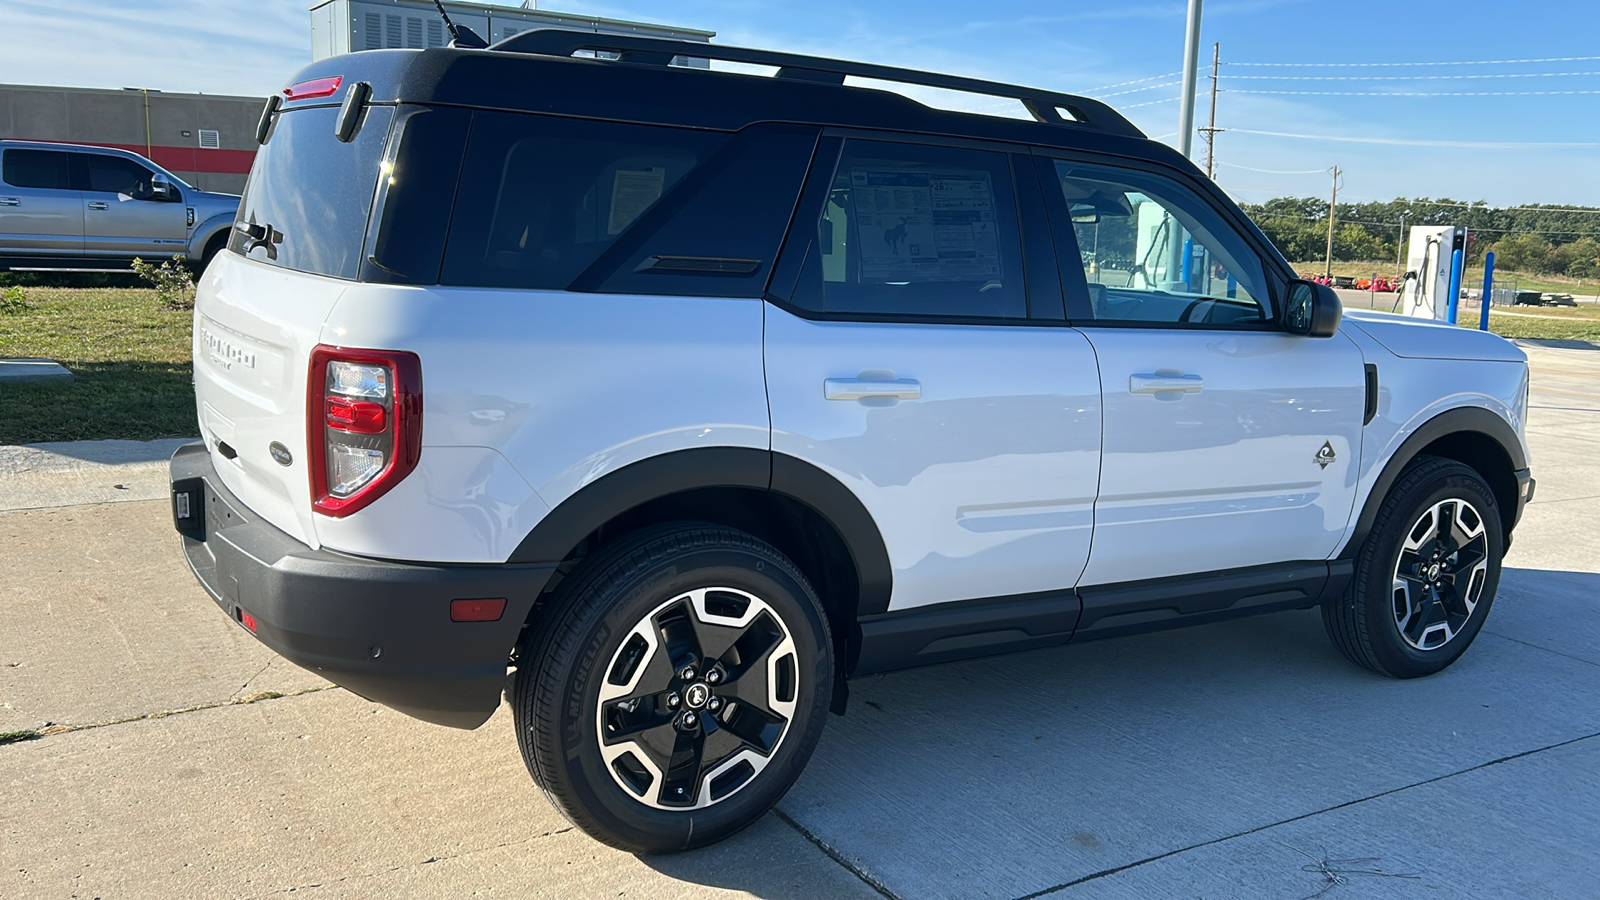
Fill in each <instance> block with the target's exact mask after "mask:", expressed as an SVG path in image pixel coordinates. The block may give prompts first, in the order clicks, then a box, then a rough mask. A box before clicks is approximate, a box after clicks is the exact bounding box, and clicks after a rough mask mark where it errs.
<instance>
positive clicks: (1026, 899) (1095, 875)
mask: <svg viewBox="0 0 1600 900" xmlns="http://www.w3.org/2000/svg"><path fill="white" fill-rule="evenodd" d="M1596 738H1600V731H1597V732H1595V733H1594V734H1585V735H1581V736H1579V737H1575V738H1570V739H1568V740H1565V741H1557V742H1556V743H1554V744H1550V745H1548V746H1545V747H1537V748H1535V749H1533V750H1524V751H1522V752H1521V753H1513V754H1511V755H1510V756H1502V757H1500V758H1498V759H1491V760H1489V761H1487V762H1482V763H1478V764H1477V765H1475V766H1468V767H1467V768H1465V769H1461V770H1459V771H1456V772H1447V773H1445V774H1443V775H1436V776H1434V777H1433V778H1425V779H1423V780H1422V781H1418V782H1415V783H1413V784H1407V785H1401V786H1400V787H1397V788H1390V789H1389V790H1387V791H1379V792H1378V793H1376V794H1373V795H1371V796H1369V797H1358V798H1356V799H1355V800H1347V801H1345V802H1343V803H1336V804H1334V805H1333V806H1329V807H1326V808H1324V809H1318V810H1313V811H1312V812H1308V813H1301V814H1300V815H1298V816H1290V817H1289V818H1287V819H1280V820H1279V821H1276V822H1268V823H1267V824H1265V825H1257V826H1256V827H1254V828H1247V829H1245V830H1244V831H1239V832H1235V833H1233V834H1226V835H1223V836H1222V837H1218V838H1212V839H1211V840H1209V841H1201V842H1199V843H1198V844H1190V845H1189V846H1187V847H1179V848H1178V849H1176V850H1168V851H1167V852H1165V853H1157V854H1155V855H1154V856H1147V857H1145V858H1144V859H1140V860H1135V861H1134V862H1131V863H1126V864H1124V865H1120V866H1114V867H1112V868H1109V869H1102V870H1100V871H1098V872H1092V873H1090V874H1088V875H1084V876H1082V877H1081V878H1074V879H1073V880H1071V881H1067V882H1063V883H1061V884H1058V885H1055V886H1054V887H1047V888H1044V889H1043V890H1038V891H1034V892H1033V893H1031V894H1024V895H1022V896H1021V897H1018V898H1017V900H1035V898H1038V897H1045V896H1048V895H1050V894H1054V893H1057V892H1058V891H1064V890H1066V889H1067V888H1070V887H1076V886H1078V885H1080V884H1083V883H1085V882H1088V881H1094V880H1096V879H1099V878H1105V877H1106V876H1108V875H1115V874H1117V873H1119V872H1126V871H1128V870H1129V869H1137V868H1139V867H1140V866H1143V865H1147V864H1149V863H1153V862H1159V861H1161V860H1163V859H1167V858H1169V857H1173V856H1178V855H1180V854H1183V853H1188V852H1189V851H1191V850H1199V849H1201V848H1203V847H1210V846H1213V845H1215V844H1222V843H1226V842H1228V841H1231V840H1234V839H1235V838H1242V837H1249V836H1250V835H1252V834H1257V833H1259V832H1262V831H1268V830H1270V829H1273V828H1277V827H1279V826H1280V825H1290V824H1293V823H1295V822H1299V821H1302V820H1304V819H1310V818H1314V817H1316V816H1320V815H1322V814H1324V813H1330V812H1336V811H1338V810H1341V809H1346V808H1348V807H1352V806H1359V805H1361V804H1363V803H1366V802H1368V801H1371V800H1379V799H1382V798H1384V797H1388V796H1390V795H1391V794H1398V793H1401V792H1403V791H1409V790H1411V789H1412V788H1419V787H1426V786H1428V785H1430V784H1436V783H1438V782H1441V781H1447V780H1449V779H1451V778H1455V777H1457V776H1460V775H1468V774H1471V773H1473V772H1477V771H1480V770H1482V769H1487V768H1489V767H1490V766H1498V765H1500V764H1501V763H1508V762H1512V761H1513V760H1518V759H1522V758H1523V757H1525V756H1533V755H1534V754H1536V753H1544V752H1545V751H1547V750H1559V749H1561V748H1562V747H1568V746H1571V745H1573V744H1579V743H1582V742H1584V741H1592V740H1594V739H1596ZM786 820H787V819H786ZM869 883H870V882H869Z"/></svg>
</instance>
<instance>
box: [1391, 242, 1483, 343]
mask: <svg viewBox="0 0 1600 900" xmlns="http://www.w3.org/2000/svg"><path fill="white" fill-rule="evenodd" d="M1466 248H1467V229H1466V228H1464V227H1462V226H1460V225H1415V226H1412V228H1411V243H1410V249H1409V250H1408V251H1407V252H1406V274H1405V277H1404V279H1402V281H1401V284H1400V301H1401V304H1402V309H1403V311H1404V312H1405V314H1406V315H1408V316H1414V317H1416V318H1419V319H1438V320H1441V321H1443V320H1444V319H1446V318H1447V317H1448V315H1449V310H1450V305H1451V304H1450V299H1451V298H1450V282H1451V276H1452V274H1453V273H1452V272H1451V267H1452V264H1453V263H1452V261H1453V260H1454V259H1455V251H1457V250H1460V251H1462V253H1463V255H1464V254H1465V253H1466Z"/></svg>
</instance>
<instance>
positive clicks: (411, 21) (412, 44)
mask: <svg viewBox="0 0 1600 900" xmlns="http://www.w3.org/2000/svg"><path fill="white" fill-rule="evenodd" d="M406 46H407V47H409V48H411V49H415V50H421V49H422V19H421V18H419V17H417V16H406Z"/></svg>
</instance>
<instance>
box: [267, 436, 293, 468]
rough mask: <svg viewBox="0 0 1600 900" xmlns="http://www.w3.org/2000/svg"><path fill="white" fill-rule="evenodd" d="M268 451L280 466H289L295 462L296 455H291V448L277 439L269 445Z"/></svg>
mask: <svg viewBox="0 0 1600 900" xmlns="http://www.w3.org/2000/svg"><path fill="white" fill-rule="evenodd" d="M267 452H268V453H271V454H272V458H273V460H275V461H276V462H277V463H278V465H280V466H287V465H290V464H291V463H293V462H294V457H293V456H290V455H289V448H288V447H285V446H284V445H282V444H280V443H278V442H277V441H273V442H272V443H271V444H268V445H267Z"/></svg>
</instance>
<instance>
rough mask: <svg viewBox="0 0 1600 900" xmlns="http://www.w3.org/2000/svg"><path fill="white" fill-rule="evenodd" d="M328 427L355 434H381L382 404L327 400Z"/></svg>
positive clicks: (330, 398)
mask: <svg viewBox="0 0 1600 900" xmlns="http://www.w3.org/2000/svg"><path fill="white" fill-rule="evenodd" d="M327 402H328V411H327V420H328V427H330V428H337V429H339V430H340V431H349V432H353V433H355V434H382V433H383V428H384V421H383V404H382V403H373V402H372V401H370V400H350V399H347V398H345V397H329V398H328V401H327Z"/></svg>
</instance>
